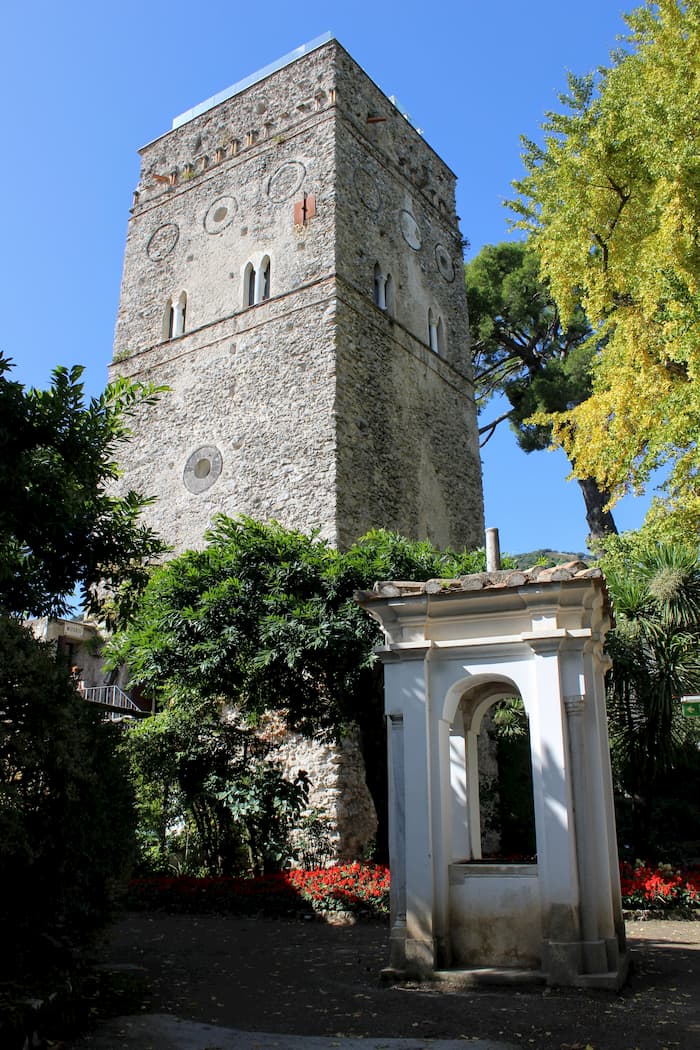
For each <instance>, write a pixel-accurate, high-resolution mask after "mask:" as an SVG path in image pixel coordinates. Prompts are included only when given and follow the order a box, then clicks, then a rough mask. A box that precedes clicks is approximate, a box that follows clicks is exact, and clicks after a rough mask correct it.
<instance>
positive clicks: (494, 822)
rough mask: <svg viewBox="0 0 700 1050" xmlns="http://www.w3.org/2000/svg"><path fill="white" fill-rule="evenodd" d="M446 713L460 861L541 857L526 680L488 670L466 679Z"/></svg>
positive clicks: (454, 853) (454, 844)
mask: <svg viewBox="0 0 700 1050" xmlns="http://www.w3.org/2000/svg"><path fill="white" fill-rule="evenodd" d="M465 685H468V688H467V689H466V690H465ZM444 717H445V719H446V720H447V722H448V723H449V724H450V741H449V751H450V772H449V779H450V794H451V797H452V818H451V821H450V824H451V840H452V841H451V848H450V851H449V852H450V856H451V859H452V861H453V862H455V863H462V864H469V863H471V862H491V863H499V864H503V863H518V864H523V863H525V864H528V863H534V862H535V859H536V854H537V848H536V835H535V817H534V808H535V807H534V790H533V776H532V758H531V741H530V729H529V720H528V717H527V713H526V710H525V706H524V704H523V701H522V699H521V698H520V693H519V690H518V687H517V686H516V684H515V683H514V682H512V681H510V680H509V679H505V678H503V679H501V678H494V679H489V678H488V677H486V676H485V675H484V676H482V675H475V676H474V677H473V678H472V679H471V680H470V681H469V682H468V683H465V681H464V680H462V682H461V683H459V684H457V685H455V686H453V687H452V689H451V690H450V691H449V693H448V695H447V697H446V705H445V713H444Z"/></svg>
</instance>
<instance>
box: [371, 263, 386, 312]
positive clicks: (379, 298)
mask: <svg viewBox="0 0 700 1050" xmlns="http://www.w3.org/2000/svg"><path fill="white" fill-rule="evenodd" d="M374 305H375V306H378V307H379V309H380V310H386V277H385V276H384V274H383V273H382V270H381V267H380V265H379V263H377V265H376V266H375V267H374Z"/></svg>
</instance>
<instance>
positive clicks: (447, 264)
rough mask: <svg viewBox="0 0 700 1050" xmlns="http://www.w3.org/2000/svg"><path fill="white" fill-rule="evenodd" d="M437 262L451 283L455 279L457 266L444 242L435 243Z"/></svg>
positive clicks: (441, 271) (439, 268)
mask: <svg viewBox="0 0 700 1050" xmlns="http://www.w3.org/2000/svg"><path fill="white" fill-rule="evenodd" d="M435 262H436V263H437V268H438V270H439V271H440V273H441V274H442V276H443V277H444V278H445V280H446V281H447V282H448V283H450V284H451V283H452V281H454V279H455V268H454V263H453V262H452V257H451V255H450V253H449V252H448V250H447V248H446V247H445V246H444V244H436V245H435Z"/></svg>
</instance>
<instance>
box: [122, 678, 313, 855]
mask: <svg viewBox="0 0 700 1050" xmlns="http://www.w3.org/2000/svg"><path fill="white" fill-rule="evenodd" d="M125 750H126V753H127V755H128V757H129V762H130V767H131V773H132V778H133V780H134V785H135V788H136V796H137V811H138V815H139V828H138V831H139V838H140V846H141V866H142V867H145V868H146V869H147V870H150V871H155V872H163V871H167V870H169V868H171V867H172V866H173V865H174V862H175V861H176V860H177V861H178V862H179V865H180V868H181V870H189V871H198V870H204V871H206V872H208V873H209V874H211V875H233V874H238V873H239V872H241V871H243V872H248V871H250V870H253V871H274V870H277V869H278V868H279V867H280V866H281V864H282V863H283V862H284V861H286V860H287V859H288V857H289V852H290V846H289V833H290V830H291V824H292V822H293V821H294V819H295V818H296V817H297V816H298V814H299V812H300V810H301V808H302V806H303V804H304V803H305V801H306V797H307V780H306V775H305V774H304V773H303V772H301V771H300V772H299V773H298V774H297V776H296V778H295V779H294V780H293V781H290V780H287V779H286V778H285V777H284V776H283V775H282V771H281V770H280V769H279V767H278V766H277V765H276V764H275V763H273V762H272V761H270V759H269V758H268V757H267V753H268V751H269V745H267V744H266V742H265V740H264V738H263V737H262V736H261V735H260V734H255V733H253V732H252V731H251V730H250V729H249V728H245V727H242V726H241V725H239V724H238V722H237V721H236V719H235V718H234V717H233V715H232V713H228V714H227V713H226V712H223V711H222V709H221V704H219V703H218V702H217V701H215V700H192V701H191V702H190V703H185V702H183V699H182V697H180V700H179V702H178V703H176V704H172V705H170V706H168V707H167V708H166V709H165V710H164V711H161V712H159V713H158V714H156V715H155V716H154V717H152V718H149V719H146V720H145V721H143V722H140V723H136V724H134V725H133V726H132V727H131V728H130V729H129V731H128V734H127V736H126V739H125ZM178 839H179V840H180V843H183V840H184V847H183V849H182V850H181V857H179V858H178V857H177V846H178V845H179V844H180V843H179V842H178Z"/></svg>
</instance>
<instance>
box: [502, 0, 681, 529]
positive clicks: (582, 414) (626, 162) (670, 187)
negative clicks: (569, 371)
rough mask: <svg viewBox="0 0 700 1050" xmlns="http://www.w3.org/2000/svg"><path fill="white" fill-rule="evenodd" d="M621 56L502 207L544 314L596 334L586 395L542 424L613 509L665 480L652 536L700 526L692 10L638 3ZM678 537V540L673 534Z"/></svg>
mask: <svg viewBox="0 0 700 1050" xmlns="http://www.w3.org/2000/svg"><path fill="white" fill-rule="evenodd" d="M627 22H628V25H629V28H630V33H629V36H628V38H627V41H626V43H627V49H626V50H620V51H618V52H617V53H615V54H614V55H613V58H612V63H611V65H610V66H609V67H608V68H605V69H601V70H599V71H598V73H597V75H595V76H593V75H590V76H586V77H574V76H570V78H569V93H568V95H565V96H562V99H561V101H562V103H563V105H564V110H563V112H561V113H549V114H548V115H547V119H546V122H545V123H544V125H543V127H544V131H545V138H544V144H543V145H542V146H540V145H538V144H536V143H534V142H527V141H526V142H525V147H526V152H525V154H524V162H525V167H526V175H525V177H524V178H523V179H521V180H520V181H519V182H516V183H515V186H516V189H517V190H518V191H519V193H520V198H519V200H518V201H516V202H513V203H512V204H511V207H512V208H513V209H514V210H515V212H516V214H517V215H518V216H519V219H518V221H517V222H516V226H518V227H520V228H522V229H525V230H527V231H528V232H529V234H530V237H531V242H532V244H533V246H534V248H535V249H536V251H537V252H538V253H539V255H540V258H541V261H542V274H543V276H544V278H545V279H546V280H547V281H548V282H549V286H550V288H551V293H552V297H553V299H554V301H555V302H556V304H557V306H558V309H559V311H560V313H561V315H562V317H563V318H565V319H568V318H569V317H570V316H571V315H572V313H573V312H574V311H575V310H576V309H577V307H578V304H579V303H580V304H581V305H582V307H583V309H584V310H585V313H586V316H587V317H588V319H589V321H590V323H591V325H592V326H593V329H594V333H595V335H594V340H595V343H596V344H597V345H598V346H599V347H601V349H600V352H597V353H595V354H594V358H595V361H594V368H593V390H592V394H591V396H590V397H588V398H587V399H586V400H584V401H582V402H581V403H580V404H578V405H577V406H575V407H573V408H570V409H569V408H567V409H566V410H565V411H559V412H556V413H555V414H553V415H552V416H550V417H548V418H547V419H546V420H544V417H537V418H538V419H541V420H542V421H545V422H546V423H549V424H551V425H552V427H553V436H554V440H555V441H556V442H557V443H560V444H561V445H562V446H563V447H564V449H565V450H566V452H567V454H568V455H569V457H570V458H571V459H572V461H573V462H575V464H576V471H577V473H578V474H579V475H581V476H585V475H588V476H591V477H593V478H595V480H596V481H597V483H598V485H599V486H600V487H601V488H603V489H605V490H608V491H610V493H611V494H612V497H613V499H617V498H619V497H620V496H621V495H622V494H623V493H625V492H626V491H630V490H633V491H639V490H640V489H642V488H643V486H644V485H645V483H647V482H648V481H649V478H650V476H651V474H652V472H653V471H655V470H656V469H657V468H665V469H666V470H667V471H668V478H667V481H666V483H665V497H664V501H663V502H662V503H660V504H659V503H657V505H656V507H655V510H654V515H655V517H656V519H657V523H658V524H659V526H660V527H661V526H662V525H663V527H664V528H666V529H667V530H668V531H669V533H670V534H675V535H678V533H679V532H683V531H684V532H685V535H689V534H690V532H691V531H692V532H696V531H697V527H698V524H699V523H700V496H699V495H698V486H697V479H698V472H699V470H700V459H699V456H700V453H699V451H698V444H697V435H698V420H699V419H700V381H699V380H700V350H699V346H700V344H699V343H698V330H699V324H698V322H699V321H700V286H699V277H700V247H699V244H700V193H699V192H698V189H699V188H700V162H699V161H698V155H699V152H700V151H699V146H700V131H699V128H698V121H697V113H698V110H699V109H700V65H699V63H698V61H697V56H698V52H699V50H700V9H698V5H697V4H695V3H686V2H682V0H659V2H658V3H651V2H646V3H645V4H644V5H643V6H642V7H639V8H638V9H637V10H635V11H634V12H633V13H632V14H630V15H628V16H627ZM674 530H675V531H674Z"/></svg>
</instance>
